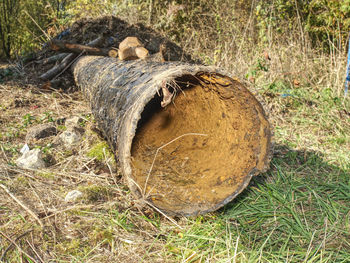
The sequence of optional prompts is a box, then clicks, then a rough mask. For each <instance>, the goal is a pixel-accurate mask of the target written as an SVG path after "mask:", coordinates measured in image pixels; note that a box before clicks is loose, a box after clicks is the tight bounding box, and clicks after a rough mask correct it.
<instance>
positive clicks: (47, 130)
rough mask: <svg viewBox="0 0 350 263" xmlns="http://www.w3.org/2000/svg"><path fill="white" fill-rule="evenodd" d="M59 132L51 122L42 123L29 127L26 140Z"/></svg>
mask: <svg viewBox="0 0 350 263" xmlns="http://www.w3.org/2000/svg"><path fill="white" fill-rule="evenodd" d="M56 134H57V129H56V127H55V126H54V125H53V124H51V123H45V124H40V125H37V126H34V127H32V128H30V129H29V131H28V133H27V135H26V142H29V141H31V140H33V139H42V138H46V137H49V136H53V135H56Z"/></svg>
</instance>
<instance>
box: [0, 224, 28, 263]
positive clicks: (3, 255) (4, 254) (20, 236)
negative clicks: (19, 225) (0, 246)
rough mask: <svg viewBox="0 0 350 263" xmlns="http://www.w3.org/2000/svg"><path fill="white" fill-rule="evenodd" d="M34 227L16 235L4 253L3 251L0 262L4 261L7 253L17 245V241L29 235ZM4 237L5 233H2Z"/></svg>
mask: <svg viewBox="0 0 350 263" xmlns="http://www.w3.org/2000/svg"><path fill="white" fill-rule="evenodd" d="M32 231H33V229H30V230H28V231H26V232H24V233H23V234H21V235H19V236H18V237H16V239H15V241H14V242H11V244H10V245H9V246H8V247H7V248H6V249H5V251H4V253H2V255H1V257H0V262H2V261H3V260H4V258H5V257H6V253H7V252H8V251H9V250H10V249H11V248H12V247H13V246H14V245H15V242H17V241H18V240H20V239H21V238H22V237H24V236H25V235H27V234H28V233H30V232H32ZM1 234H2V235H3V236H4V237H6V236H5V235H4V234H3V233H1ZM6 238H7V237H6Z"/></svg>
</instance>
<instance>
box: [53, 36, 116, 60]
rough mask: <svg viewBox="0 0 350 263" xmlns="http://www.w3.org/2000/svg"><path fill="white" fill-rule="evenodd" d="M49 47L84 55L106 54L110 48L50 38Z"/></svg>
mask: <svg viewBox="0 0 350 263" xmlns="http://www.w3.org/2000/svg"><path fill="white" fill-rule="evenodd" d="M50 47H51V49H52V50H55V51H60V52H69V53H76V54H80V53H83V54H86V55H95V56H108V55H109V51H110V50H111V48H97V47H92V46H90V45H80V44H73V43H69V42H65V41H61V40H52V41H51V42H50Z"/></svg>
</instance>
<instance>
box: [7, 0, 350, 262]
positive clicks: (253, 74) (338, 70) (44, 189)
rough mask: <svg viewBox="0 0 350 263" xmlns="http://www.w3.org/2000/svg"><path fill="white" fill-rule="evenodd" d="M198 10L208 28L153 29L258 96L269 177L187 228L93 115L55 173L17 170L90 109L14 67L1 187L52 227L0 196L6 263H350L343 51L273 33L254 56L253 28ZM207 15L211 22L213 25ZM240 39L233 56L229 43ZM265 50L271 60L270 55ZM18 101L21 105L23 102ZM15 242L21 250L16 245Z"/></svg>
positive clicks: (348, 115)
mask: <svg viewBox="0 0 350 263" xmlns="http://www.w3.org/2000/svg"><path fill="white" fill-rule="evenodd" d="M226 5H228V2H226V1H225V4H224V6H226ZM125 8H126V7H125ZM132 8H135V6H134V7H132ZM213 8H217V7H215V6H213ZM224 9H227V8H222V10H221V9H220V10H219V9H217V10H216V11H215V10H214V11H215V12H216V13H215V12H214V14H221V13H220V12H225V10H224ZM147 10H148V9H147ZM158 11H159V10H158ZM158 11H157V10H155V12H158ZM200 11H201V10H199V11H198V10H194V11H193V15H195V17H196V18H197V20H198V21H197V20H196V21H193V23H197V22H198V23H202V24H200V27H199V28H198V27H197V28H196V30H192V31H191V30H184V31H183V32H184V35H182V36H181V35H180V36H179V35H176V34H175V33H174V32H172V31H171V30H172V29H171V28H174V25H176V23H177V22H176V21H174V20H171V21H168V22H167V24H166V26H164V23H165V22H164V19H165V18H164V16H160V17H159V20H157V21H155V27H156V28H158V29H161V30H163V32H166V33H169V34H170V35H171V36H174V38H176V40H177V41H178V42H179V43H180V44H182V45H183V46H185V47H186V48H187V49H188V50H189V51H190V52H191V53H192V54H195V56H197V57H198V58H202V60H203V61H207V62H209V63H212V64H215V65H218V66H221V67H223V68H225V69H226V70H228V71H229V72H231V73H232V74H233V75H236V76H238V77H239V78H240V79H242V80H244V81H245V82H246V84H247V85H249V87H250V88H251V89H252V90H253V91H255V92H257V94H258V95H259V97H260V98H261V100H262V101H263V102H264V104H265V107H266V109H267V110H268V112H269V115H270V119H271V123H272V124H273V126H274V132H275V141H276V146H275V154H274V157H273V159H272V162H271V169H270V170H269V171H268V172H266V173H264V174H261V175H259V176H257V177H255V178H253V180H252V181H251V183H250V185H249V187H248V188H247V189H246V190H244V192H242V193H241V194H240V195H239V196H238V197H237V198H236V199H235V200H233V201H232V202H231V203H229V204H228V205H226V206H225V207H223V208H222V209H220V210H218V211H216V212H214V213H210V214H207V215H203V216H198V217H193V218H184V217H178V218H174V220H176V223H177V224H178V225H179V226H180V227H181V228H179V227H178V226H176V225H175V224H173V223H172V222H170V221H169V220H168V219H167V218H165V217H163V216H162V215H161V214H159V213H157V212H156V211H154V210H152V209H151V208H150V207H147V206H145V205H144V204H143V203H140V202H138V201H137V200H135V199H134V198H133V197H132V196H131V194H130V192H129V190H128V189H127V187H126V186H125V184H124V182H123V179H122V178H121V177H120V175H119V173H118V172H112V171H111V169H110V166H111V163H109V162H108V158H109V157H110V154H109V152H108V149H107V148H106V147H107V145H106V144H105V143H104V142H103V141H101V139H99V138H98V135H97V134H95V133H94V132H93V131H92V130H93V129H92V128H91V127H92V126H93V120H92V118H87V119H86V122H85V123H84V125H83V126H84V127H82V128H83V129H85V135H84V136H83V140H82V141H81V143H80V144H79V145H78V146H76V148H75V149H63V148H60V147H59V146H54V147H50V149H49V150H48V152H49V153H48V154H50V155H51V156H52V158H53V159H54V160H55V161H56V163H55V164H54V165H53V166H52V167H50V168H49V169H46V170H43V171H25V170H21V169H18V168H16V167H15V166H14V160H15V159H16V158H17V157H18V156H19V150H20V149H21V147H22V146H23V143H24V137H25V134H26V131H27V130H28V129H29V128H30V127H31V126H33V125H35V124H37V123H42V122H51V121H54V120H57V119H59V118H62V117H70V116H72V115H78V116H88V115H86V114H89V109H88V106H87V104H86V103H85V102H84V100H83V99H82V97H81V95H79V93H72V94H65V95H63V94H61V93H59V92H55V93H54V94H48V93H43V92H38V91H37V90H36V89H35V87H27V86H24V85H23V84H21V82H20V80H19V81H18V82H16V81H17V80H18V79H16V78H17V77H18V76H22V75H23V74H18V76H17V75H16V76H14V77H13V78H12V77H11V76H12V75H13V74H12V75H11V74H10V73H9V71H8V70H7V71H6V72H4V73H3V74H2V73H1V74H0V76H3V78H2V79H1V83H0V85H1V86H0V92H1V96H0V109H1V115H0V123H1V126H0V127H1V128H0V183H1V184H3V185H6V186H7V187H8V188H9V189H10V190H11V192H12V193H13V194H14V195H15V196H17V198H19V199H20V200H22V201H23V202H25V203H26V205H27V206H28V207H29V208H31V209H32V210H33V211H34V212H35V213H36V214H38V215H39V218H40V219H41V220H42V221H43V222H44V223H45V225H46V229H45V230H44V231H42V230H41V229H40V227H39V225H38V223H37V222H36V221H35V220H34V219H33V218H31V217H30V216H29V215H28V214H27V213H26V212H25V211H23V209H21V208H20V207H19V206H18V205H17V204H16V203H15V202H13V200H12V199H11V198H9V196H7V195H6V193H5V192H3V191H2V190H1V188H0V257H1V256H3V255H4V253H5V251H6V250H7V252H6V254H5V256H4V257H3V259H2V260H3V261H4V262H6V260H7V261H8V262H26V261H27V262H33V260H30V259H28V258H29V257H28V256H30V257H32V258H34V259H35V260H36V262H40V258H39V257H38V256H37V255H39V256H40V257H41V258H42V262H49V260H53V261H55V262H196V263H199V262H244V263H245V262H344V263H345V262H349V258H350V241H349V240H350V206H349V203H350V154H349V152H350V100H349V96H347V97H344V96H343V80H344V73H345V63H346V56H345V53H344V50H345V49H344V48H343V49H339V50H338V49H337V48H334V50H332V52H330V53H329V54H326V53H323V52H319V51H318V50H314V49H312V48H310V47H309V46H307V45H305V43H304V42H303V43H302V42H301V41H300V38H299V37H300V36H298V35H297V34H295V32H291V33H290V34H289V33H288V34H285V38H284V39H283V41H282V40H281V39H280V40H278V38H277V37H272V36H271V37H270V36H269V39H268V42H267V43H259V45H256V46H253V47H254V48H250V47H252V42H251V39H250V38H251V37H252V36H253V35H254V34H253V33H254V32H253V33H251V32H250V28H249V27H248V26H247V30H242V32H243V33H244V32H245V33H244V34H243V33H242V34H240V33H239V32H240V28H239V27H233V26H232V27H229V26H230V25H232V21H229V18H228V16H224V15H222V16H219V18H220V17H222V20H220V19H219V18H218V20H217V23H216V24H215V25H216V27H217V28H216V29H215V34H214V33H213V32H211V30H212V29H210V28H208V25H207V24H206V21H204V19H203V18H201V19H202V20H199V19H200V16H198V13H196V12H199V13H200ZM202 11H203V10H202ZM209 11H210V10H209ZM209 11H205V12H204V11H203V12H204V15H203V16H204V17H206V18H208V17H209V18H208V19H209V20H210V19H212V17H210V14H211V13H210V12H209ZM186 12H187V11H186ZM136 13H137V12H136V11H135V10H134V9H132V10H131V12H130V14H132V15H129V17H127V18H128V19H129V20H137V18H139V19H145V18H144V17H142V16H140V17H137V16H136V15H135V14H136ZM124 15H125V16H127V13H124ZM205 15H207V16H205ZM155 17H156V16H155ZM249 17H250V16H249V13H248V14H247V17H246V18H249ZM154 19H155V18H154ZM143 21H144V20H143ZM210 21H211V20H210ZM245 21H248V20H245ZM249 21H250V20H249ZM249 21H248V24H249V23H251V22H252V21H250V22H249ZM198 23H197V24H196V25H198ZM235 23H236V22H235ZM186 25H187V26H188V27H189V28H191V26H193V25H192V24H191V23H190V24H189V23H187V24H186ZM235 25H237V24H235ZM184 26H185V25H182V26H181V28H183V27H184ZM218 28H219V29H220V30H217V29H218ZM243 29H244V28H243ZM167 30H168V31H167ZM191 32H194V33H193V34H194V35H195V36H193V37H192V38H191V36H192V35H191V34H192V33H191ZM218 32H219V33H220V34H219V33H218ZM293 34H294V35H293ZM189 39H192V40H191V41H189ZM193 39H194V40H193ZM201 39H206V41H200V40H201ZM232 39H234V40H235V41H234V48H232V49H231V48H229V47H228V46H227V45H228V44H227V43H232V42H233V40H232ZM265 51H267V52H268V53H269V57H270V58H271V60H268V59H265V58H264V52H265ZM5 77H6V80H4V79H5ZM18 98H21V100H20V102H25V103H18ZM33 106H39V108H33ZM63 129H64V127H63V126H62V130H63ZM49 143H52V140H51V139H45V140H43V141H39V142H37V144H36V145H30V146H31V147H34V146H35V147H42V148H45V147H47V145H48V144H49ZM74 189H78V190H80V191H81V192H83V197H82V198H81V199H79V200H78V201H77V202H76V203H65V202H64V201H63V200H64V196H65V194H66V193H67V192H69V191H71V190H74ZM29 230H31V231H30V232H28V233H27V234H25V235H24V236H21V235H22V234H23V233H26V231H29ZM9 238H10V239H11V240H14V241H15V243H16V244H17V245H18V247H16V246H11V243H12V242H11V241H10V240H9ZM19 247H20V248H21V249H19ZM22 250H23V251H25V252H26V253H27V255H26V254H25V253H24V252H23V251H22ZM0 261H1V260H0Z"/></svg>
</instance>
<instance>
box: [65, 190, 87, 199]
mask: <svg viewBox="0 0 350 263" xmlns="http://www.w3.org/2000/svg"><path fill="white" fill-rule="evenodd" d="M82 195H83V193H82V192H80V191H78V190H73V191H70V192H68V194H67V195H66V197H65V198H64V201H66V202H72V201H75V200H77V199H78V198H79V197H81V196H82Z"/></svg>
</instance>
